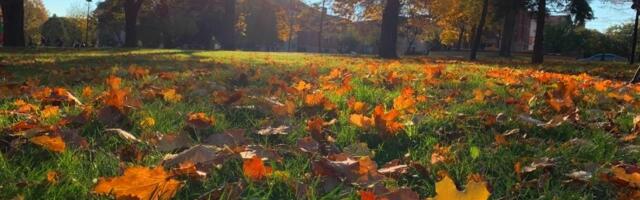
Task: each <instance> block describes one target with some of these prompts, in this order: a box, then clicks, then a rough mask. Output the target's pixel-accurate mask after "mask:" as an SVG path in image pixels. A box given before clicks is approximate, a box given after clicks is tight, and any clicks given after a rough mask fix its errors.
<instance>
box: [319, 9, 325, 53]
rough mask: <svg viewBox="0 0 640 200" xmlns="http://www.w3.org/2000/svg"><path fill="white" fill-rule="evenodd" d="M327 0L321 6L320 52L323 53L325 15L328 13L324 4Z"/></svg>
mask: <svg viewBox="0 0 640 200" xmlns="http://www.w3.org/2000/svg"><path fill="white" fill-rule="evenodd" d="M325 3H326V0H322V6H320V9H321V10H320V12H322V13H321V14H320V31H318V52H319V53H322V32H323V31H324V15H325V13H326V9H325V8H324V4H325Z"/></svg>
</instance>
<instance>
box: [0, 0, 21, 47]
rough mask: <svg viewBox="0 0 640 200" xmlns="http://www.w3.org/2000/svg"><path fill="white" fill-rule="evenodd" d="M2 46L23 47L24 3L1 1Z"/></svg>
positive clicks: (19, 0) (19, 1)
mask: <svg viewBox="0 0 640 200" xmlns="http://www.w3.org/2000/svg"><path fill="white" fill-rule="evenodd" d="M1 2H2V4H1V5H2V23H3V26H4V46H7V47H24V46H25V38H24V1H23V0H2V1H1Z"/></svg>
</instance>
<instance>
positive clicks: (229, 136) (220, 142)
mask: <svg viewBox="0 0 640 200" xmlns="http://www.w3.org/2000/svg"><path fill="white" fill-rule="evenodd" d="M244 132H245V130H244V129H229V130H226V131H224V133H220V134H213V135H211V136H209V137H208V138H207V139H205V140H204V143H205V144H210V145H214V146H217V147H225V146H226V147H231V148H236V147H240V146H243V145H246V144H247V143H248V142H249V141H248V140H247V138H245V137H244Z"/></svg>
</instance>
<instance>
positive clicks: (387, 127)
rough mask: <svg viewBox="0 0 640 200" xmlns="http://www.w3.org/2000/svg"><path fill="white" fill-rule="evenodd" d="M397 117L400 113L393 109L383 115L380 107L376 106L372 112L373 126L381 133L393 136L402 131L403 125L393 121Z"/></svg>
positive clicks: (382, 108)
mask: <svg viewBox="0 0 640 200" xmlns="http://www.w3.org/2000/svg"><path fill="white" fill-rule="evenodd" d="M399 116H400V112H398V111H397V110H395V109H392V110H391V111H389V112H387V113H385V112H384V107H382V105H378V106H376V108H375V109H374V111H373V119H374V124H375V125H376V128H378V130H379V131H382V132H383V133H390V134H395V133H397V132H399V131H400V130H402V128H403V127H404V125H402V124H401V123H399V122H396V121H395V120H396V119H397V118H398V117H399Z"/></svg>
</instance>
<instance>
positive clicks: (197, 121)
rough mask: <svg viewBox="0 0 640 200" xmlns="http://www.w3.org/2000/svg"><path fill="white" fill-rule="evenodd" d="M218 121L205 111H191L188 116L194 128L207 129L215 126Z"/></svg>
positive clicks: (188, 120)
mask: <svg viewBox="0 0 640 200" xmlns="http://www.w3.org/2000/svg"><path fill="white" fill-rule="evenodd" d="M215 123H216V119H215V118H213V117H209V116H207V114H205V113H189V116H188V117H187V124H189V125H191V126H192V127H193V128H198V129H205V128H208V127H210V126H213V125H214V124H215Z"/></svg>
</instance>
